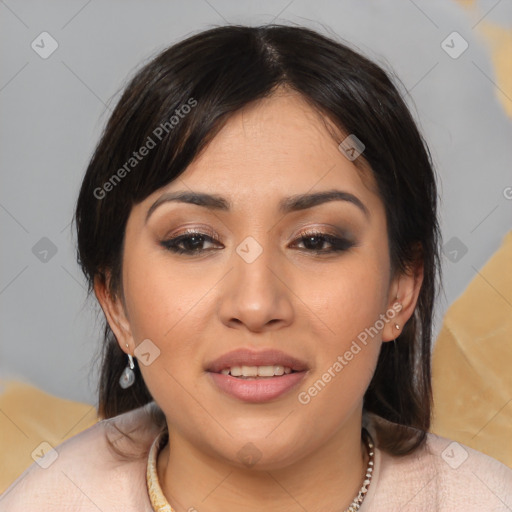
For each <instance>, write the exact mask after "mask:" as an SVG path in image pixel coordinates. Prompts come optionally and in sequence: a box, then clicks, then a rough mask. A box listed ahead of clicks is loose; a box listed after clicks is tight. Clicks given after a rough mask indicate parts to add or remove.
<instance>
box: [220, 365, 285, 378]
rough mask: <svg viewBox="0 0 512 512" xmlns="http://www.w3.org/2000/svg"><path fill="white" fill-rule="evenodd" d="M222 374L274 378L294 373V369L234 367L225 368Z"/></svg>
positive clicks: (279, 366) (270, 366) (282, 367)
mask: <svg viewBox="0 0 512 512" xmlns="http://www.w3.org/2000/svg"><path fill="white" fill-rule="evenodd" d="M220 373H222V374H223V375H232V376H233V377H274V375H283V374H285V373H286V374H288V373H292V369H291V368H289V367H288V366H281V365H273V366H272V365H269V366H232V367H231V368H224V369H223V370H221V372H220Z"/></svg>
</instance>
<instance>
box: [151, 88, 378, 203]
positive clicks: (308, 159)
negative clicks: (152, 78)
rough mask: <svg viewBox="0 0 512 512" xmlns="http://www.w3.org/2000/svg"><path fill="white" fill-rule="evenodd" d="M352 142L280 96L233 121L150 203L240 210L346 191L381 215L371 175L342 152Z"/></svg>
mask: <svg viewBox="0 0 512 512" xmlns="http://www.w3.org/2000/svg"><path fill="white" fill-rule="evenodd" d="M333 135H334V136H333ZM346 135H347V134H343V133H341V132H340V130H339V129H338V128H337V127H336V126H335V125H334V124H333V123H332V122H331V121H329V119H328V118H326V117H325V116H322V115H321V114H320V113H319V112H318V110H316V109H314V108H313V107H312V106H311V105H309V104H308V103H307V102H306V100H305V99H304V98H303V97H302V96H301V95H299V94H298V93H296V92H294V91H289V90H286V89H284V90H283V89H278V90H277V91H276V92H275V93H274V94H273V95H272V96H270V97H267V98H264V99H262V100H259V101H256V102H254V103H252V104H250V105H248V106H246V107H245V108H243V109H242V110H240V111H238V112H236V113H234V114H233V115H232V116H231V117H230V118H229V119H228V120H227V121H226V123H225V125H224V126H223V127H222V129H221V130H220V131H219V132H218V133H217V135H216V136H215V137H214V138H213V139H212V141H211V142H210V143H209V145H208V146H207V147H206V148H205V149H204V150H203V152H202V153H201V154H200V155H199V156H198V157H196V159H195V160H194V161H193V162H192V163H191V164H190V165H189V167H188V168H187V169H186V170H185V171H184V172H183V173H182V174H181V175H180V177H179V178H178V179H177V180H175V181H173V182H171V183H170V184H169V185H168V186H166V187H164V188H163V189H161V190H159V191H158V192H156V193H155V194H153V195H152V198H153V199H154V197H157V196H158V195H159V194H161V193H162V192H172V191H174V190H180V191H181V190H188V191H196V192H202V193H210V194H217V195H220V196H223V197H226V198H228V200H229V203H230V204H232V205H233V206H234V208H237V209H238V207H239V209H242V208H249V207H250V208H254V207H257V206H258V205H262V204H266V205H268V203H269V201H272V202H276V204H277V202H278V201H279V200H280V199H281V198H282V197H284V196H289V195H293V194H304V193H306V192H319V191H324V190H328V189H334V188H336V189H340V188H341V189H343V190H344V191H347V192H349V193H352V194H355V195H357V196H358V197H360V198H361V199H362V200H363V201H364V202H365V203H367V204H368V203H370V204H369V205H368V206H369V208H372V205H371V203H372V202H373V203H375V204H374V206H377V207H378V204H377V203H378V202H379V200H380V199H379V197H378V195H377V194H376V186H375V181H374V178H373V175H372V172H371V170H370V169H369V168H367V166H366V165H363V166H362V165H358V167H356V165H355V164H354V162H351V161H350V160H348V159H347V158H346V157H345V155H344V153H342V152H341V151H340V150H339V148H338V144H339V141H341V140H343V138H345V136H346ZM364 198H365V199H364Z"/></svg>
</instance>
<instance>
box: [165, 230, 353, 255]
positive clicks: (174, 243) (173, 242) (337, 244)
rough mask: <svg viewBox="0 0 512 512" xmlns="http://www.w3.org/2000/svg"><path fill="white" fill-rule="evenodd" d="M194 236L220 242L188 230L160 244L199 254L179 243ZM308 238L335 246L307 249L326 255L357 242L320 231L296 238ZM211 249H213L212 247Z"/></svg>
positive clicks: (177, 252) (340, 250) (172, 249)
mask: <svg viewBox="0 0 512 512" xmlns="http://www.w3.org/2000/svg"><path fill="white" fill-rule="evenodd" d="M193 237H200V238H202V239H203V243H204V242H205V241H206V242H208V241H211V242H218V243H219V242H220V240H219V239H218V238H217V237H216V236H214V235H211V236H210V235H207V234H205V233H201V232H198V231H187V232H186V233H184V234H182V235H179V236H177V237H175V238H171V239H169V240H162V241H161V242H160V244H161V245H162V246H163V247H164V248H165V249H167V250H169V251H171V252H173V253H175V254H187V255H198V254H200V253H202V252H204V250H199V251H198V250H190V249H181V248H180V247H178V245H179V244H180V243H182V242H184V241H189V240H190V239H191V238H193ZM308 238H319V239H322V241H323V243H325V242H328V243H329V244H331V246H332V247H333V248H332V249H328V250H319V249H309V250H308V249H305V250H306V251H308V252H312V253H314V254H319V255H324V254H331V253H336V252H343V251H347V250H348V249H350V248H351V247H354V246H355V245H356V244H355V243H354V242H351V241H349V240H347V239H345V238H338V237H336V236H333V235H329V234H328V233H322V232H320V231H306V232H302V233H300V236H299V237H298V238H297V239H296V240H300V241H301V242H304V240H306V239H308ZM210 250H211V249H210Z"/></svg>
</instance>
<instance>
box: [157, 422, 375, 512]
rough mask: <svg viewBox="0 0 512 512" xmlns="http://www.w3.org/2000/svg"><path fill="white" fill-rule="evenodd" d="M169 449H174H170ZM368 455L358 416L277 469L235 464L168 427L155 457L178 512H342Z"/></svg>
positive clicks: (165, 489) (360, 479) (163, 484)
mask: <svg viewBox="0 0 512 512" xmlns="http://www.w3.org/2000/svg"><path fill="white" fill-rule="evenodd" d="M170 447H172V449H170ZM367 464H368V454H367V450H366V446H365V444H364V443H363V441H362V439H361V417H360V416H359V417H358V418H357V417H355V418H353V419H352V420H351V421H349V422H347V423H345V424H344V425H343V427H342V428H340V429H339V430H338V431H337V432H336V433H335V434H334V435H333V436H332V437H331V438H330V439H329V440H327V441H326V442H325V443H324V444H323V445H322V446H321V447H319V448H318V449H316V450H314V451H313V453H311V454H309V455H307V456H304V457H298V458H296V461H295V462H294V463H293V464H290V465H288V466H286V467H283V468H279V469H267V470H258V469H255V467H254V468H247V469H245V468H243V469H241V468H239V467H238V466H237V465H235V464H230V463H229V462H224V461H223V460H221V459H219V458H216V457H212V456H209V455H207V454H205V453H204V452H202V451H200V450H198V449H197V448H196V447H195V446H194V445H193V444H191V443H190V442H189V441H188V440H187V439H186V438H184V437H183V436H181V435H179V433H178V432H176V431H174V430H172V429H171V428H169V442H168V443H167V444H166V446H165V447H164V448H163V449H162V451H161V452H160V454H159V456H158V461H157V471H158V477H159V480H160V485H161V487H162V490H163V493H164V495H165V496H166V497H167V500H168V502H169V503H170V505H171V506H172V507H173V509H174V510H175V511H176V512H185V511H194V509H197V510H201V509H205V508H207V509H208V510H209V511H210V512H231V511H235V510H236V511H237V512H238V511H239V510H240V509H241V508H243V510H244V511H248V512H253V511H254V512H256V510H257V511H258V512H259V511H260V510H261V509H262V507H268V508H271V509H273V510H280V511H283V512H292V511H298V510H308V511H309V512H315V511H320V510H344V509H345V508H347V507H348V506H349V505H350V503H351V502H352V500H353V499H354V497H355V496H356V495H357V493H358V492H359V489H360V488H361V485H362V483H363V480H364V475H365V473H366V466H367Z"/></svg>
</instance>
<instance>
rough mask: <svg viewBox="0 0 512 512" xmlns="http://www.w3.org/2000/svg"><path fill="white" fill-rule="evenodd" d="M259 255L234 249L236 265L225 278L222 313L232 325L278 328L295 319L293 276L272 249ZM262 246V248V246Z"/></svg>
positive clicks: (248, 328) (220, 306)
mask: <svg viewBox="0 0 512 512" xmlns="http://www.w3.org/2000/svg"><path fill="white" fill-rule="evenodd" d="M260 247H261V249H262V252H261V254H259V255H258V256H257V257H256V259H254V260H252V258H246V257H245V255H244V252H243V250H240V251H239V252H236V253H233V258H232V264H233V268H232V270H231V271H230V272H229V274H228V275H227V276H226V278H225V279H224V280H223V283H222V285H221V291H220V293H221V297H220V301H219V310H218V314H219V316H220V319H221V321H222V322H223V323H224V324H225V325H227V326H228V327H231V328H238V329H243V328H245V329H247V330H249V331H252V332H264V331H268V330H277V329H281V328H283V327H285V326H288V325H290V324H291V322H292V321H293V315H294V308H293V302H292V298H293V292H292V289H291V286H290V285H291V282H290V281H291V278H290V277H289V276H288V275H287V274H286V270H285V266H284V263H283V264H281V263H280V261H279V260H278V258H277V257H276V255H275V254H274V255H272V254H271V251H270V250H269V249H264V248H263V247H262V246H260ZM261 249H260V250H261Z"/></svg>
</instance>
